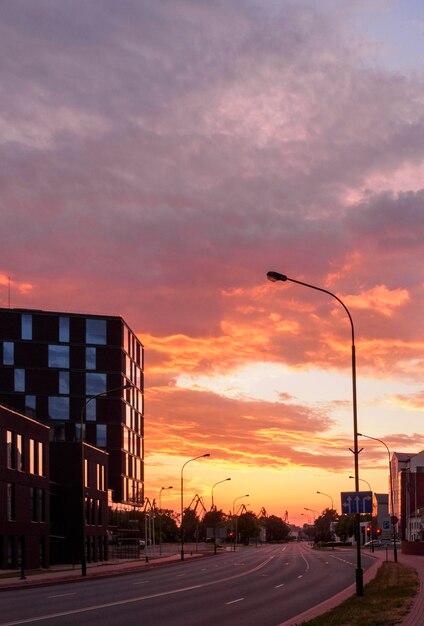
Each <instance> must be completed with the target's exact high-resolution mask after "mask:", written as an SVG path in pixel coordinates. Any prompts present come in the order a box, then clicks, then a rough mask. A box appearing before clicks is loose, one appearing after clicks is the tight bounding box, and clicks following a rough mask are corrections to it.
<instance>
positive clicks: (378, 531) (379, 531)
mask: <svg viewBox="0 0 424 626" xmlns="http://www.w3.org/2000/svg"><path fill="white" fill-rule="evenodd" d="M377 535H378V536H380V535H381V528H377Z"/></svg>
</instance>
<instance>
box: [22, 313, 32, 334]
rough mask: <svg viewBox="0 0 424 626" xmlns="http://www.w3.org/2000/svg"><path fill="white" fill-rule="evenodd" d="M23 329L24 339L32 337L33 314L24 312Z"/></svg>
mask: <svg viewBox="0 0 424 626" xmlns="http://www.w3.org/2000/svg"><path fill="white" fill-rule="evenodd" d="M21 331H22V339H32V315H28V314H26V313H23V314H22V319H21Z"/></svg>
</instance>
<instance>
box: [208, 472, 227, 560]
mask: <svg viewBox="0 0 424 626" xmlns="http://www.w3.org/2000/svg"><path fill="white" fill-rule="evenodd" d="M227 480H231V478H224V480H218V482H217V483H215V484H214V485H212V490H211V501H212V505H211V512H212V514H213V510H214V504H213V490H214V489H215V487H216V486H217V485H220V484H221V483H225V482H227ZM213 552H214V554H216V520H215V522H214V525H213Z"/></svg>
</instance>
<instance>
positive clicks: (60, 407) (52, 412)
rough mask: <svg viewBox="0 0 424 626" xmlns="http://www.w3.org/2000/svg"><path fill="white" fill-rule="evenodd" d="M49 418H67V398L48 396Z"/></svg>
mask: <svg viewBox="0 0 424 626" xmlns="http://www.w3.org/2000/svg"><path fill="white" fill-rule="evenodd" d="M49 419H52V420H68V419H69V398H66V397H63V396H49Z"/></svg>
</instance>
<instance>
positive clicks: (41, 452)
mask: <svg viewBox="0 0 424 626" xmlns="http://www.w3.org/2000/svg"><path fill="white" fill-rule="evenodd" d="M37 448H38V454H37V461H38V475H39V476H44V445H43V443H42V442H41V441H38V442H37Z"/></svg>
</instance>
